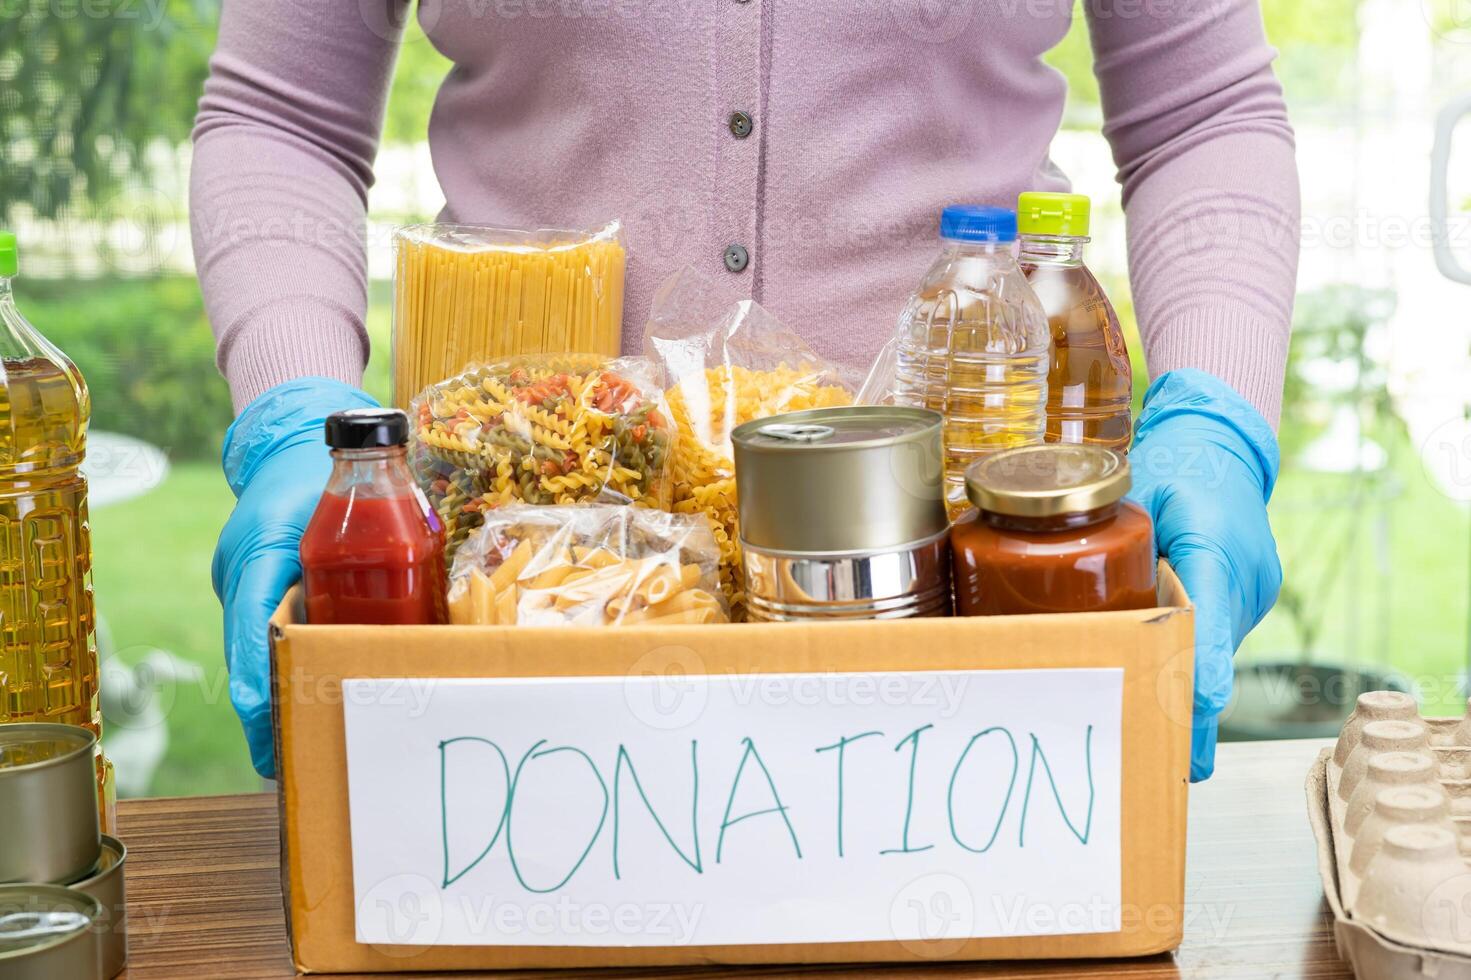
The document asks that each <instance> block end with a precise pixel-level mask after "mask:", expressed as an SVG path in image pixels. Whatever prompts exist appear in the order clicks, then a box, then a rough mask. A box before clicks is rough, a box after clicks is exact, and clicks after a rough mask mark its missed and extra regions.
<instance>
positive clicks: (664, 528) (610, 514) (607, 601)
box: [449, 504, 728, 626]
mask: <svg viewBox="0 0 1471 980" xmlns="http://www.w3.org/2000/svg"><path fill="white" fill-rule="evenodd" d="M449 607H450V622H451V623H454V624H456V625H467V624H475V625H519V626H633V625H641V626H670V625H675V624H680V623H724V622H727V621H728V619H727V615H726V609H725V603H724V601H723V600H722V598H721V596H720V586H719V553H718V551H717V549H716V547H715V538H714V537H713V536H712V535H711V533H710V528H709V526H708V525H707V524H706V523H705V522H704V521H703V520H701V519H700V518H699V517H696V516H693V515H685V514H670V513H667V512H664V511H655V510H642V509H638V508H634V507H626V506H617V505H608V504H588V505H584V506H578V507H530V506H525V505H515V506H511V507H502V508H500V509H498V510H495V511H491V512H489V513H487V514H486V516H485V523H484V525H482V526H481V527H480V528H479V529H478V530H476V531H475V533H474V534H472V535H470V537H469V538H468V539H466V541H465V543H464V544H463V545H462V546H461V547H460V549H459V551H458V552H457V553H456V554H455V561H454V566H453V568H452V569H451V572H450V591H449Z"/></svg>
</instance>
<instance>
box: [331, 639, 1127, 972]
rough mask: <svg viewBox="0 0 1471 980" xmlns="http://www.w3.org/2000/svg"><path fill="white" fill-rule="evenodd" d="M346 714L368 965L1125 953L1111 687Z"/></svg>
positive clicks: (651, 686)
mask: <svg viewBox="0 0 1471 980" xmlns="http://www.w3.org/2000/svg"><path fill="white" fill-rule="evenodd" d="M343 689H344V690H343V695H344V715H345V719H346V726H347V760H348V797H349V806H350V810H351V821H352V864H353V888H354V891H355V897H356V907H357V938H358V941H359V942H365V943H377V944H389V945H393V944H411V945H515V946H679V945H728V944H752V943H816V942H860V941H870V940H878V941H892V940H901V941H908V940H961V939H967V938H973V937H985V936H1019V935H1061V934H1069V933H1090V932H1115V931H1118V929H1119V928H1120V925H1119V918H1120V901H1121V899H1120V871H1119V864H1120V844H1119V839H1120V818H1119V810H1120V766H1121V761H1122V760H1121V755H1120V739H1121V717H1120V715H1121V706H1122V700H1123V671H1122V670H1121V669H1118V668H1106V669H1077V670H1072V669H1068V670H979V671H933V672H923V671H921V672H895V673H878V674H855V673H821V674H738V675H735V674H733V675H726V676H719V675H712V676H693V677H688V676H687V677H678V678H664V677H648V676H630V677H565V678H533V679H524V678H516V679H440V680H426V679H414V680H402V679H351V680H347V681H344V682H343Z"/></svg>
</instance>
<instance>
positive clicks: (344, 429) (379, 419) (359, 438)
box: [327, 408, 409, 449]
mask: <svg viewBox="0 0 1471 980" xmlns="http://www.w3.org/2000/svg"><path fill="white" fill-rule="evenodd" d="M408 441H409V417H408V416H407V415H405V414H404V413H403V412H401V411H399V410H398V409H396V408H351V409H348V410H347V411H345V412H333V413H332V414H331V415H329V416H327V445H329V446H331V447H332V448H333V449H377V448H382V447H384V446H402V445H404V444H405V443H407V442H408Z"/></svg>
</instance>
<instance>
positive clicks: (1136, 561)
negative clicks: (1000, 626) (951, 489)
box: [950, 445, 1156, 616]
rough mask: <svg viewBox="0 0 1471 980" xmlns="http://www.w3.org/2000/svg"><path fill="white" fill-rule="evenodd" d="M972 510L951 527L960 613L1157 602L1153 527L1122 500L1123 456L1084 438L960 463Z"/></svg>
mask: <svg viewBox="0 0 1471 980" xmlns="http://www.w3.org/2000/svg"><path fill="white" fill-rule="evenodd" d="M965 477H966V480H965V482H966V494H967V496H968V497H969V498H970V501H971V503H973V504H975V506H976V509H975V510H974V511H970V512H968V513H967V514H965V515H964V516H962V518H961V519H960V520H959V521H958V522H957V523H956V524H955V525H954V526H953V527H952V528H951V530H950V545H951V552H952V554H953V556H954V562H955V606H956V611H957V612H958V613H959V614H960V615H962V616H993V615H998V614H1020V613H1060V612H1093V611H1102V610H1110V609H1146V608H1149V607H1151V606H1154V605H1155V580H1154V579H1155V560H1156V559H1155V551H1154V527H1153V524H1152V523H1151V522H1150V519H1149V515H1148V514H1146V513H1145V512H1144V510H1143V508H1141V507H1140V506H1139V505H1138V504H1135V503H1134V502H1133V501H1131V500H1125V499H1124V494H1125V493H1127V492H1128V490H1129V463H1128V460H1127V459H1125V458H1124V457H1123V456H1121V455H1120V454H1119V453H1117V452H1114V451H1113V450H1111V449H1104V448H1102V447H1100V446H1092V445H1039V446H1026V447H1023V448H1020V449H1012V450H1008V451H1006V452H1002V453H997V454H996V455H994V456H990V457H988V458H986V459H983V460H980V461H979V462H976V463H973V464H972V465H971V466H970V467H969V468H968V469H967V470H966V474H965Z"/></svg>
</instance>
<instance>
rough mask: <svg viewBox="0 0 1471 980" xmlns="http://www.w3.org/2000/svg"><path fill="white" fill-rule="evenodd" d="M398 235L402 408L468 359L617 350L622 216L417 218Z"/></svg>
mask: <svg viewBox="0 0 1471 980" xmlns="http://www.w3.org/2000/svg"><path fill="white" fill-rule="evenodd" d="M393 243H394V274H393V392H394V403H395V404H397V405H399V406H400V407H406V406H407V405H408V402H409V399H410V398H412V397H413V396H414V394H415V393H417V392H419V391H421V390H423V388H424V386H425V385H428V384H432V383H433V382H435V381H438V380H439V379H440V378H447V377H449V376H450V375H451V374H454V373H455V372H456V371H459V370H462V369H463V368H464V366H465V365H466V364H470V363H471V362H481V363H483V362H486V361H494V360H500V359H501V358H504V357H510V356H512V355H516V354H565V353H570V352H578V351H591V352H593V353H597V354H602V355H603V356H605V357H616V356H617V355H618V350H619V341H620V334H621V332H622V327H623V277H624V266H625V260H626V256H625V254H624V249H623V241H622V234H621V230H620V226H619V223H618V222H616V221H612V222H609V223H608V224H606V225H603V226H602V227H601V228H590V229H567V228H541V229H537V230H535V231H521V230H518V229H512V228H492V227H487V226H481V225H456V224H425V225H412V226H410V227H407V228H400V229H399V230H398V231H397V232H396V233H395V234H394V237H393Z"/></svg>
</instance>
